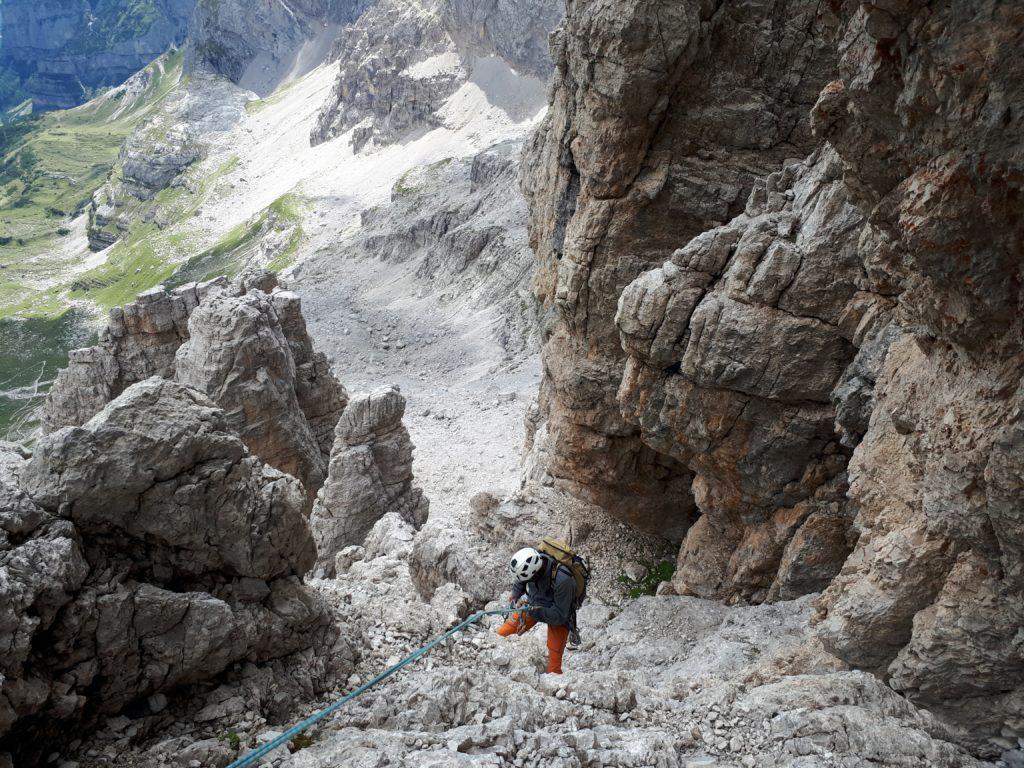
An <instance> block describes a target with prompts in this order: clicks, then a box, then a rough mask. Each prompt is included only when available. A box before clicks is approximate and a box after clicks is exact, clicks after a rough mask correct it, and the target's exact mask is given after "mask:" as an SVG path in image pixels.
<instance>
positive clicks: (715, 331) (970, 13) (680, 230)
mask: <svg viewBox="0 0 1024 768" xmlns="http://www.w3.org/2000/svg"><path fill="white" fill-rule="evenodd" d="M783 19H785V22H784V21H783ZM1022 23H1024V19H1022V10H1021V9H1020V8H1019V6H1018V5H1017V4H1013V3H1003V2H995V0H991V1H987V2H977V3H969V4H954V3H940V4H937V5H936V4H929V5H928V6H922V5H920V4H914V3H903V2H897V3H886V4H885V5H884V6H883V5H881V4H879V5H871V4H862V3H853V2H849V3H835V4H828V5H825V6H822V7H820V8H819V7H818V6H812V5H811V4H805V3H798V2H788V3H787V2H780V3H763V4H745V5H743V6H742V7H740V6H736V5H733V4H728V5H725V4H723V5H720V6H713V5H712V4H700V3H673V4H662V3H655V2H641V1H640V0H629V1H628V2H616V3H611V4H608V3H596V2H583V3H580V2H577V3H571V4H570V5H569V9H568V16H567V23H566V27H565V29H564V31H563V32H561V33H559V35H558V36H557V37H556V39H555V48H554V50H555V62H556V74H555V88H554V92H553V101H552V107H551V110H550V111H549V115H548V118H547V121H546V123H545V126H544V128H543V129H542V130H541V131H540V132H538V134H537V135H536V137H535V139H534V142H533V145H532V147H531V148H530V151H529V152H528V154H527V158H526V160H525V166H524V169H525V181H524V191H525V192H526V194H527V196H528V199H529V202H530V206H531V221H530V226H531V242H532V244H533V246H534V248H535V250H536V252H537V256H538V259H539V271H538V274H537V278H536V290H537V294H538V296H539V298H540V299H541V300H542V301H543V302H545V304H546V306H547V307H548V308H549V310H550V312H549V323H548V328H547V337H546V339H545V350H544V362H545V378H544V381H543V384H542V391H541V395H540V401H539V407H538V409H537V410H536V412H535V413H534V414H533V415H532V417H531V421H532V427H533V429H534V434H533V437H532V445H533V448H534V456H533V457H532V460H531V461H532V463H531V465H530V466H531V467H532V468H531V473H532V474H533V475H535V476H536V475H538V474H542V473H545V472H546V473H547V474H549V475H550V476H551V477H552V478H553V479H554V482H555V483H556V484H558V485H560V486H562V487H565V488H567V489H569V490H571V491H573V492H575V493H576V494H578V495H580V496H582V497H584V498H587V499H590V500H593V501H596V502H598V503H599V504H601V505H602V506H603V507H604V508H606V509H608V510H611V511H613V512H615V513H616V514H618V515H619V516H620V517H621V518H623V519H626V520H629V521H632V522H634V523H636V524H638V525H646V526H647V527H649V528H654V529H660V530H661V531H664V532H675V533H677V534H678V535H679V536H680V537H683V536H684V535H685V540H684V542H683V545H682V548H681V551H680V555H679V569H678V571H677V575H676V577H675V581H674V586H675V588H676V590H677V591H682V592H688V593H696V594H700V595H704V596H711V597H716V598H724V599H729V600H750V601H760V600H765V599H767V600H773V599H777V598H788V597H793V596H796V595H798V594H802V593H806V592H813V591H817V590H820V589H822V588H825V591H824V593H823V595H822V597H821V599H820V601H819V603H818V608H817V621H818V633H819V636H820V639H821V641H822V642H823V643H824V646H825V647H826V648H827V649H828V650H829V651H830V652H832V653H834V654H835V655H836V656H838V657H840V658H841V659H842V660H844V661H845V662H847V663H849V664H851V665H853V666H855V667H858V668H861V669H865V670H868V671H871V672H873V673H875V674H876V675H878V676H880V677H881V678H882V679H883V680H885V681H886V682H888V683H889V684H890V685H891V686H892V687H894V688H896V689H897V690H899V691H901V692H904V693H906V694H907V695H908V696H909V697H910V698H912V699H913V700H914V701H916V702H918V703H920V704H922V705H924V706H927V707H928V708H929V709H931V710H932V711H934V712H936V713H937V714H940V716H942V717H944V718H946V719H949V720H953V721H956V722H957V723H959V724H961V725H964V726H965V727H967V728H968V729H969V730H971V732H972V733H973V735H974V737H976V738H978V739H981V738H982V737H984V738H986V739H988V740H989V741H987V742H983V741H980V740H979V741H976V742H975V748H977V749H978V750H979V751H980V752H982V753H985V754H998V753H1000V752H1002V751H1004V750H1008V749H1015V748H1016V745H1017V742H1016V739H1017V738H1019V737H1020V736H1021V734H1022V728H1024V706H1022V702H1024V694H1022V688H1024V677H1022V675H1024V657H1022V651H1021V647H1020V642H1019V638H1020V637H1021V632H1022V631H1024V615H1022V611H1021V606H1022V605H1024V592H1022V590H1024V572H1022V570H1021V568H1020V553H1021V547H1022V546H1024V528H1022V527H1021V524H1020V520H1019V517H1020V516H1019V514H1017V513H1016V511H1013V510H1018V509H1019V508H1020V505H1021V502H1022V499H1024V484H1022V482H1021V480H1022V477H1024V466H1022V463H1021V462H1022V457H1024V452H1022V451H1021V441H1022V433H1021V427H1020V414H1021V397H1022V390H1021V383H1020V382H1021V379H1022V373H1024V342H1022V337H1024V329H1022V320H1021V318H1022V317H1024V312H1022V309H1024V307H1022V303H1024V302H1022V300H1024V295H1022V288H1021V286H1022V285H1024V280H1022V274H1021V272H1022V268H1024V258H1022V253H1024V247H1022V246H1024V225H1022V219H1021V216H1020V205H1019V203H1020V195H1021V183H1022V179H1024V174H1022V167H1024V152H1022V149H1021V143H1020V140H1019V137H1020V120H1021V117H1020V116H1021V106H1022V104H1024V90H1022V86H1021V77H1020V75H1021V72H1020V69H1021V61H1024V59H1022V57H1021V43H1020V39H1019V34H1018V31H1019V29H1020V28H1021V25H1022ZM812 103H813V109H812ZM794 157H795V158H798V159H792V158H794ZM758 179H761V180H758ZM691 490H692V497H691ZM694 502H695V505H696V511H697V512H698V513H699V518H698V519H697V521H696V523H695V524H694V525H693V526H692V527H688V526H689V523H690V519H691V518H690V515H691V511H692V510H693V509H694Z"/></svg>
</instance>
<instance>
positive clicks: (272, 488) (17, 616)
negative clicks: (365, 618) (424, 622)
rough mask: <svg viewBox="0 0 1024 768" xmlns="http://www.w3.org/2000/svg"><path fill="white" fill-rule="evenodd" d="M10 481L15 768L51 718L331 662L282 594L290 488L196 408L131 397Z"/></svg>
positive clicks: (289, 555)
mask: <svg viewBox="0 0 1024 768" xmlns="http://www.w3.org/2000/svg"><path fill="white" fill-rule="evenodd" d="M144 300H145V299H144ZM154 300H155V301H160V300H161V299H160V297H159V296H156V297H154ZM20 483H21V486H22V489H23V490H17V489H14V488H11V487H10V486H7V485H3V486H0V507H2V509H3V513H2V514H0V526H2V534H3V535H2V536H0V593H2V596H3V600H0V605H2V606H4V608H5V609H7V611H6V612H4V611H3V610H0V645H2V646H3V647H4V648H5V649H6V651H5V653H4V654H3V661H2V662H0V664H2V667H0V685H2V691H3V695H2V696H0V701H2V702H3V705H2V706H0V737H3V738H5V739H7V740H9V742H10V743H11V744H13V745H16V748H17V750H18V753H19V754H20V755H21V756H22V757H23V758H24V759H25V760H31V759H33V758H32V755H33V754H34V750H35V749H37V746H36V745H38V744H39V743H40V742H38V741H36V740H34V739H33V738H32V734H37V733H41V732H43V731H45V730H46V729H48V728H51V729H52V727H53V723H55V722H64V721H67V722H68V723H69V724H71V725H74V724H84V725H89V724H90V723H94V722H95V721H96V719H97V718H98V717H101V716H103V715H109V714H115V713H117V712H119V711H120V710H121V709H122V708H124V707H125V706H127V705H128V704H130V703H131V702H133V701H135V700H139V699H143V700H145V699H148V701H149V706H150V708H151V709H154V710H158V709H163V708H164V707H165V706H166V705H167V699H166V698H165V697H162V694H161V691H164V690H171V689H177V690H181V689H183V687H187V686H189V685H192V684H194V683H198V682H200V681H202V680H205V679H208V678H210V677H213V676H215V675H218V674H221V673H222V672H224V671H225V670H226V669H228V668H229V666H230V665H232V664H233V663H235V662H238V661H240V660H242V659H247V660H249V661H251V662H260V661H268V660H272V659H279V658H282V657H287V656H288V655H289V654H292V653H295V652H297V651H300V650H301V651H307V652H309V651H314V650H317V649H318V650H319V652H322V653H333V652H334V650H335V648H334V646H335V644H336V641H337V640H338V637H339V635H338V629H337V627H335V626H334V625H333V623H332V622H331V620H330V616H329V613H328V610H327V607H326V605H325V604H324V603H323V602H322V600H321V599H320V598H318V597H317V596H316V595H314V594H313V593H312V592H310V591H309V590H308V589H307V588H305V587H304V586H303V585H302V584H301V582H300V581H299V577H301V576H302V575H303V574H304V573H305V572H306V570H307V569H308V568H309V567H310V566H311V565H312V563H313V561H314V558H315V548H314V545H313V539H312V537H311V535H310V533H309V528H308V525H307V523H306V520H305V518H304V516H303V511H302V510H303V495H302V491H301V486H300V485H299V483H298V482H297V481H296V480H294V479H293V478H291V477H289V476H287V475H283V474H281V473H280V472H278V471H276V470H274V469H272V468H270V467H268V466H265V465H263V464H262V463H261V462H260V461H259V460H258V459H256V458H255V457H254V456H252V455H251V453H250V452H249V451H248V450H247V448H246V446H245V445H244V444H243V443H242V441H241V440H240V439H239V438H238V437H237V435H234V434H232V433H231V432H229V431H228V428H227V418H226V416H225V414H224V412H223V411H222V410H220V409H219V408H217V407H216V406H215V405H214V404H213V402H211V401H210V400H209V399H208V398H206V397H205V396H204V395H203V394H201V393H199V392H197V391H195V390H191V389H188V388H186V387H184V386H182V385H181V384H178V383H176V382H173V381H169V380H167V379H163V378H160V377H153V378H150V379H147V380H146V381H143V382H140V383H138V384H134V385H132V386H131V387H129V388H128V389H127V390H125V392H123V393H122V394H121V395H120V396H119V397H117V398H116V399H114V400H113V401H112V402H110V403H109V404H107V405H106V407H104V408H103V410H102V411H100V413H98V414H97V415H96V416H94V417H93V418H92V419H90V420H89V421H88V422H86V423H85V424H84V425H83V426H81V427H66V428H64V429H61V430H58V431H57V432H54V433H51V434H49V435H46V436H44V437H43V438H42V439H41V440H40V441H39V443H38V444H37V446H36V450H35V452H34V454H33V456H32V458H31V460H30V461H29V462H28V463H27V465H25V467H24V468H23V470H22V472H21V476H20ZM232 582H234V587H232V586H231V584H232ZM341 658H344V655H342V656H341ZM307 663H308V662H307ZM71 668H73V669H74V670H75V673H74V675H73V676H71V677H68V676H67V675H66V672H67V670H69V669H71ZM5 743H6V742H5ZM222 757H223V755H222V756H218V757H217V758H216V761H217V764H221V763H225V764H226V761H223V760H222V759H221V758H222ZM211 759H212V758H211Z"/></svg>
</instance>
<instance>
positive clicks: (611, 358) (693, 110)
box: [523, 0, 835, 540]
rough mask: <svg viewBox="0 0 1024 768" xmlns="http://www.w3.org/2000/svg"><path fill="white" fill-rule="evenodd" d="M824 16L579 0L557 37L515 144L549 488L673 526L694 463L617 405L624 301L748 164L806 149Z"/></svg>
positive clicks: (823, 54)
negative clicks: (540, 94) (531, 277)
mask: <svg viewBox="0 0 1024 768" xmlns="http://www.w3.org/2000/svg"><path fill="white" fill-rule="evenodd" d="M834 23H835V19H834V18H833V17H832V16H831V15H830V14H829V11H828V9H827V7H822V6H821V4H819V3H812V2H806V1H803V0H791V1H789V2H775V3H753V4H742V5H736V4H722V5H720V6H719V5H713V4H711V3H700V2H695V1H693V2H661V1H658V0H627V1H625V2H613V3H598V2H579V1H575V2H570V3H568V4H567V17H566V23H565V26H564V28H563V29H562V30H560V31H559V32H557V33H556V34H555V36H554V38H553V44H552V51H553V58H554V62H555V75H554V88H553V95H552V102H551V107H550V109H549V112H548V116H547V118H546V121H545V124H544V126H543V128H542V129H541V130H540V131H539V132H538V133H537V134H536V136H535V138H534V140H533V143H532V145H531V146H530V147H529V149H528V151H527V155H526V158H525V160H524V181H523V191H524V193H525V194H526V197H527V200H528V202H529V205H530V213H531V218H530V240H531V245H532V246H533V248H534V251H535V253H536V255H537V260H538V269H537V275H536V279H535V283H536V291H537V295H538V297H539V298H540V300H541V301H542V302H543V303H544V305H545V306H546V307H547V308H548V310H549V321H548V323H547V328H546V340H545V351H544V370H545V377H544V381H543V384H542V391H541V397H540V409H539V412H538V413H537V414H536V418H535V419H534V420H533V423H532V424H531V430H532V431H533V432H534V433H535V434H541V435H543V438H544V439H543V441H542V442H543V443H544V445H545V446H548V447H549V450H550V452H551V461H550V464H549V465H548V467H547V470H548V472H549V473H550V474H551V475H552V476H553V477H554V479H555V481H556V482H557V483H558V484H559V485H560V486H563V487H566V488H567V489H569V490H571V491H573V492H574V493H576V494H578V495H580V496H582V497H584V498H586V499H588V500H590V501H594V502H596V503H599V504H601V505H602V506H604V507H606V508H608V509H612V510H615V511H616V512H617V513H618V514H620V515H621V516H622V517H623V518H624V519H626V520H629V521H631V522H633V523H635V524H637V525H641V526H645V527H647V528H649V529H651V530H656V531H659V532H664V533H666V534H667V535H669V536H672V537H674V538H676V539H677V540H678V539H681V538H682V536H683V534H684V533H685V531H686V529H687V528H688V526H689V525H690V523H691V522H692V519H693V511H694V502H693V498H692V496H691V493H690V485H691V482H692V480H693V471H692V470H691V469H690V468H689V467H687V466H686V465H685V464H684V463H683V462H681V461H680V460H679V459H677V458H674V457H673V456H671V455H668V454H666V453H663V452H658V451H656V450H653V449H652V448H651V447H649V446H648V445H646V444H645V443H644V442H643V441H642V440H641V435H640V429H639V427H638V426H637V425H636V424H635V423H632V422H630V421H629V420H628V419H626V418H624V417H623V416H622V414H621V413H620V412H619V407H618V404H617V401H616V392H617V391H618V389H619V384H620V381H621V379H622V372H623V369H624V367H625V355H624V353H623V350H622V348H621V346H620V343H619V338H618V331H617V329H616V327H615V323H614V318H615V313H616V308H617V303H618V299H619V296H620V295H621V293H622V291H623V289H624V288H625V287H626V286H627V285H628V284H629V283H630V282H631V281H632V280H633V279H634V278H636V277H637V276H638V275H639V274H640V273H641V272H643V271H645V270H647V269H650V268H651V267H653V266H655V265H658V264H660V263H662V262H663V261H665V259H667V258H668V257H669V256H670V255H671V254H672V253H673V252H674V251H675V250H676V249H677V248H679V247H680V246H681V245H683V244H685V243H686V241H687V240H689V239H690V238H691V237H693V236H694V235H696V234H698V233H700V232H702V231H704V230H706V229H709V228H711V227H714V226H718V225H722V224H725V223H726V222H728V221H729V220H730V219H732V218H733V217H734V216H736V215H737V214H739V213H741V212H742V211H743V208H744V204H745V203H746V200H747V197H748V195H749V192H750V190H751V188H752V186H753V183H754V180H755V179H757V178H758V177H762V176H766V175H767V174H768V173H769V172H770V171H773V170H776V169H777V168H778V167H779V166H780V165H781V164H782V162H783V161H784V160H785V159H786V158H789V157H805V156H806V155H807V154H808V153H809V151H810V150H811V149H812V147H813V139H812V137H811V131H810V121H809V118H808V113H809V110H810V107H811V106H812V105H813V103H814V100H815V98H816V96H817V93H818V91H819V90H820V88H821V87H822V86H823V85H824V84H825V83H826V82H827V81H828V79H829V77H830V74H831V72H832V69H833V66H834V49H833V47H832V46H831V45H830V44H828V43H827V42H826V40H825V37H826V32H827V31H828V29H830V28H831V26H832V25H833V24H834ZM531 441H532V437H531Z"/></svg>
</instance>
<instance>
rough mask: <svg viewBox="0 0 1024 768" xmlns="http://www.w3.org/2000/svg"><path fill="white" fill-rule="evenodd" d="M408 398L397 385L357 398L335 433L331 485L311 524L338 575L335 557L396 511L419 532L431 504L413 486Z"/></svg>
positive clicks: (324, 558) (321, 553)
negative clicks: (406, 421) (406, 419)
mask: <svg viewBox="0 0 1024 768" xmlns="http://www.w3.org/2000/svg"><path fill="white" fill-rule="evenodd" d="M404 413H405V398H404V397H403V396H402V395H401V393H400V392H399V391H398V390H397V389H396V388H394V387H383V388H381V389H377V390H374V391H373V392H371V393H369V394H361V395H356V396H354V397H353V398H352V399H351V400H349V402H348V405H346V406H345V410H344V412H343V413H342V414H341V418H340V419H339V420H338V425H337V427H336V429H335V439H334V448H333V449H332V451H331V459H330V464H329V467H328V476H327V481H326V482H325V483H324V486H323V488H322V489H321V491H320V493H319V494H318V495H317V499H316V503H315V504H314V506H313V512H312V515H311V516H310V525H311V526H312V529H313V535H314V537H315V538H316V544H317V552H318V558H319V561H318V562H319V565H320V567H321V568H322V569H324V571H325V572H326V573H328V574H330V573H331V572H333V569H334V560H335V556H336V555H337V554H338V553H339V552H340V551H341V550H342V549H343V548H344V547H345V546H348V545H351V544H362V543H363V541H364V539H365V538H366V535H367V534H368V533H369V532H370V530H371V529H372V528H373V526H374V524H375V523H376V522H377V521H378V520H380V519H381V518H382V517H383V516H384V515H385V514H386V513H388V512H394V513H395V514H397V515H398V516H399V517H400V518H401V519H403V520H404V521H406V522H407V523H408V524H409V525H411V526H413V527H415V528H419V527H420V526H421V525H423V523H424V521H425V520H426V519H427V514H428V508H429V502H428V501H427V499H426V498H425V497H424V496H423V492H422V491H421V490H420V489H419V488H417V487H415V486H414V485H413V472H412V452H413V445H412V441H411V440H410V439H409V433H408V431H407V430H406V428H405V425H404V424H402V416H403V415H404Z"/></svg>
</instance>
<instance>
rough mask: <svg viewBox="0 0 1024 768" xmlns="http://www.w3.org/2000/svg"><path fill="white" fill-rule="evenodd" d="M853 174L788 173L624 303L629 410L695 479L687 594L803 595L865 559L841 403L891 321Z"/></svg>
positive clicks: (803, 167) (650, 439)
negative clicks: (884, 322) (875, 323)
mask: <svg viewBox="0 0 1024 768" xmlns="http://www.w3.org/2000/svg"><path fill="white" fill-rule="evenodd" d="M842 175H843V174H842V163H841V162H840V161H839V159H838V157H837V156H836V155H835V153H834V152H832V151H830V150H826V151H822V152H818V153H815V154H814V155H812V156H811V157H810V158H809V159H808V160H807V161H806V162H803V163H801V162H792V163H790V164H787V165H786V166H785V168H784V169H783V170H782V171H779V172H776V173H772V174H770V175H769V176H768V177H767V179H766V180H764V181H763V182H759V183H758V184H757V185H756V186H755V188H754V192H753V193H752V194H751V197H750V201H749V202H748V205H747V210H746V211H745V212H744V213H743V214H741V215H740V216H739V217H737V218H736V219H734V220H733V221H732V222H730V223H729V224H727V225H725V226H723V227H719V228H716V229H712V230H709V231H707V232H705V233H703V234H701V235H699V236H698V237H696V238H694V239H693V240H692V241H690V243H689V244H688V245H686V246H685V247H684V248H682V249H680V250H678V251H676V252H675V253H674V254H673V255H672V257H671V259H670V260H668V261H667V262H665V264H664V265H663V266H661V267H658V268H656V269H654V270H651V271H649V272H645V273H644V274H642V275H641V276H640V277H638V278H637V279H636V280H634V281H633V282H632V283H631V284H630V285H628V286H627V287H626V289H625V291H624V292H623V293H622V296H621V298H620V299H619V310H618V315H617V317H616V320H617V323H618V327H619V330H620V333H621V338H622V344H623V348H624V349H625V350H626V353H627V355H628V358H627V362H626V366H625V370H624V372H623V375H622V383H621V387H620V390H619V404H620V406H621V412H622V414H623V415H624V416H625V417H626V418H627V419H628V420H629V421H630V422H632V423H634V424H637V425H639V427H640V430H641V437H642V439H643V441H644V443H645V444H647V445H648V446H650V447H651V448H653V449H655V450H657V451H658V452H659V453H663V454H666V455H668V456H671V457H672V458H674V459H676V460H677V461H679V462H680V463H682V464H684V465H685V466H686V467H687V468H688V469H689V470H690V471H692V472H693V473H694V481H693V486H692V487H693V493H694V496H695V499H696V502H697V506H698V508H699V510H700V511H701V513H702V514H701V516H700V518H699V519H698V520H697V522H696V524H695V525H694V526H693V527H692V528H690V529H689V531H688V533H687V536H686V540H685V542H684V544H683V547H682V549H681V551H680V555H679V567H678V569H677V571H676V576H675V580H674V583H675V588H676V590H677V591H678V592H680V593H681V594H698V595H701V596H703V597H713V598H742V599H745V600H753V601H760V600H763V599H765V598H766V597H768V596H769V595H770V596H771V597H773V598H779V597H781V598H792V597H796V596H798V595H800V594H806V593H807V592H814V591H818V590H820V589H822V588H824V587H825V586H826V585H827V584H828V583H829V581H831V579H832V577H833V576H835V574H836V573H837V572H838V571H839V567H840V566H841V565H842V562H843V560H844V559H845V558H846V555H847V554H848V552H849V544H848V543H847V533H846V532H847V530H848V529H849V528H850V517H851V516H852V514H851V513H850V512H849V510H848V509H847V507H846V504H845V496H844V494H845V491H846V476H845V468H846V460H847V456H848V453H849V451H848V449H846V448H844V447H843V446H842V445H841V444H840V442H839V439H838V438H837V436H836V435H835V432H834V428H833V423H834V419H835V408H834V406H833V404H832V401H831V393H832V390H833V389H834V388H835V386H836V384H837V382H838V381H839V379H840V377H841V375H842V374H843V372H844V369H845V368H846V367H847V366H848V365H849V364H850V363H851V361H852V360H853V358H854V353H855V351H856V350H855V347H854V343H855V342H857V343H859V342H860V339H861V338H862V337H863V336H864V335H866V334H869V333H870V332H871V329H872V325H871V321H872V320H877V318H878V312H877V311H875V310H877V301H876V299H875V298H874V295H873V294H868V293H865V291H866V290H868V289H869V288H870V285H869V284H868V281H867V280H866V279H865V278H864V276H863V275H862V270H861V260H860V254H859V252H858V247H857V246H858V242H859V237H860V234H861V232H862V230H863V228H864V218H863V216H862V215H861V214H860V212H859V211H858V210H857V209H856V208H855V207H854V206H853V205H852V204H851V203H850V202H849V199H848V194H847V191H846V187H845V186H844V184H843V181H842ZM872 312H873V313H872Z"/></svg>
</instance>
